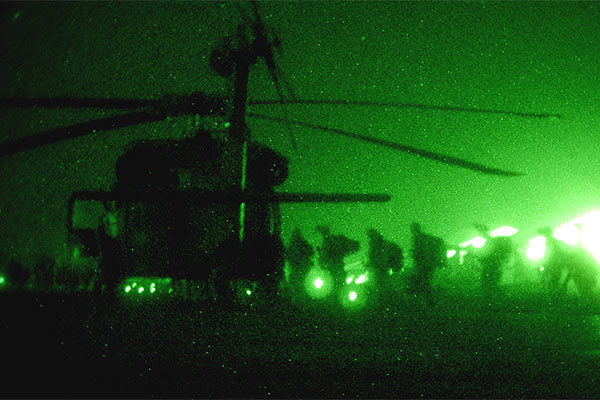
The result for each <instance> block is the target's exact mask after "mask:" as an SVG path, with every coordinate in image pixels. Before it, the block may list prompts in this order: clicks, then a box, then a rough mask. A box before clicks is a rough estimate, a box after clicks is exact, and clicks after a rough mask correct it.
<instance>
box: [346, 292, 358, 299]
mask: <svg viewBox="0 0 600 400" xmlns="http://www.w3.org/2000/svg"><path fill="white" fill-rule="evenodd" d="M357 297H358V295H357V294H356V292H350V294H349V295H348V298H349V299H350V301H354V300H356V298H357Z"/></svg>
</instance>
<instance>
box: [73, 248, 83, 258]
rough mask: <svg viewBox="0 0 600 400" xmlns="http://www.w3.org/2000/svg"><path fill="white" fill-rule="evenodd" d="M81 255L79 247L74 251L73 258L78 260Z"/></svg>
mask: <svg viewBox="0 0 600 400" xmlns="http://www.w3.org/2000/svg"><path fill="white" fill-rule="evenodd" d="M80 255H81V249H80V248H79V247H75V248H74V249H73V258H75V259H77V258H79V256H80Z"/></svg>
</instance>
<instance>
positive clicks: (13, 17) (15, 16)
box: [12, 11, 21, 21]
mask: <svg viewBox="0 0 600 400" xmlns="http://www.w3.org/2000/svg"><path fill="white" fill-rule="evenodd" d="M20 16H21V12H20V11H17V12H16V13H14V14H13V16H12V20H13V21H16V20H18V19H19V17H20Z"/></svg>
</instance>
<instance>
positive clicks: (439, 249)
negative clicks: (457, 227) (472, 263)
mask: <svg viewBox="0 0 600 400" xmlns="http://www.w3.org/2000/svg"><path fill="white" fill-rule="evenodd" d="M411 231H412V235H413V260H414V274H413V276H412V280H413V282H412V284H413V290H415V292H417V294H420V295H422V296H423V297H424V298H425V300H426V301H427V303H431V300H432V299H431V295H432V287H431V279H432V278H433V272H434V271H435V270H436V269H438V268H441V267H443V266H444V263H445V260H446V255H445V254H444V253H445V249H446V246H445V244H444V241H443V240H442V239H441V238H438V237H435V236H431V235H428V234H425V233H423V231H422V230H421V226H420V225H419V224H418V223H416V222H413V223H412V225H411Z"/></svg>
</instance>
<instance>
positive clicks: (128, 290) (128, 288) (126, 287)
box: [125, 285, 131, 293]
mask: <svg viewBox="0 0 600 400" xmlns="http://www.w3.org/2000/svg"><path fill="white" fill-rule="evenodd" d="M130 291H131V286H129V285H127V286H125V293H129V292H130Z"/></svg>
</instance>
